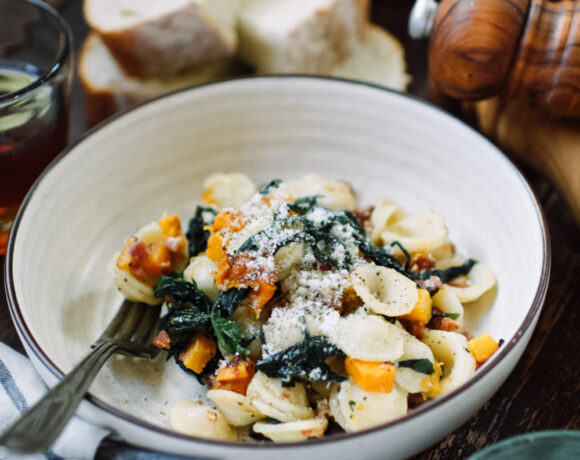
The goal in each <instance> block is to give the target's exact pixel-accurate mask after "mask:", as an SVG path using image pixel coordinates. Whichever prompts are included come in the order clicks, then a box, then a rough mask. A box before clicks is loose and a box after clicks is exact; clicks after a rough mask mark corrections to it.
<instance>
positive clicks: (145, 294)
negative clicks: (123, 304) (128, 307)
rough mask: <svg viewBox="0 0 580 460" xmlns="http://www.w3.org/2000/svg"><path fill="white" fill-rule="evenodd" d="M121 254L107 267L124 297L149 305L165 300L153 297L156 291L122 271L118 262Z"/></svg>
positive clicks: (116, 255)
mask: <svg viewBox="0 0 580 460" xmlns="http://www.w3.org/2000/svg"><path fill="white" fill-rule="evenodd" d="M120 254H121V253H120V252H117V253H116V254H115V255H114V256H113V258H112V259H111V260H110V261H109V264H108V265H107V271H108V272H109V273H110V274H111V275H112V276H113V279H114V281H115V284H116V285H117V287H118V288H119V291H121V293H122V294H123V296H124V297H125V298H126V299H128V300H132V301H134V302H143V303H146V304H148V305H159V304H160V303H161V302H163V299H159V298H157V297H155V296H154V295H153V292H154V289H153V288H152V287H151V286H149V285H148V284H145V283H143V282H141V281H139V280H138V279H136V278H135V277H134V276H133V275H132V274H131V273H130V272H127V271H125V270H121V269H120V268H119V266H118V265H117V260H118V259H119V255H120Z"/></svg>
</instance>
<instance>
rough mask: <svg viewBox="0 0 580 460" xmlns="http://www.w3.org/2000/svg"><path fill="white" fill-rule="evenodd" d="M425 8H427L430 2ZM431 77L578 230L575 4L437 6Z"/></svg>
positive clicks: (579, 49) (482, 1)
mask: <svg viewBox="0 0 580 460" xmlns="http://www.w3.org/2000/svg"><path fill="white" fill-rule="evenodd" d="M429 1H431V0H429ZM429 69H430V76H431V78H432V80H433V82H434V83H435V84H436V86H437V87H438V88H439V89H440V90H441V91H442V92H444V93H446V94H447V95H449V96H452V97H455V98H458V99H461V100H467V101H474V100H482V99H487V98H490V97H492V96H496V97H495V98H494V99H493V102H491V101H490V100H489V99H488V100H487V101H485V102H478V103H474V104H471V106H472V107H473V108H474V109H475V113H476V115H477V116H478V120H479V123H480V128H481V129H482V131H483V132H484V133H485V134H486V135H488V136H489V137H490V138H492V139H493V140H495V141H496V142H498V144H499V145H500V146H502V147H504V148H506V149H508V150H511V151H513V152H514V153H516V154H517V155H518V156H519V157H520V158H521V159H522V160H524V161H527V162H528V163H530V164H532V165H534V166H536V167H538V168H539V169H541V170H543V171H544V172H545V173H546V174H547V175H548V176H549V177H550V178H551V179H552V180H553V182H555V184H556V185H557V186H558V187H559V189H560V191H561V192H562V193H563V194H564V195H565V197H566V198H567V200H568V202H569V204H570V206H571V208H572V210H573V212H574V214H575V216H576V219H577V221H578V223H579V224H580V0H559V1H558V0H552V1H549V0H442V1H441V2H440V4H439V6H438V9H437V13H436V17H435V21H434V23H433V26H432V30H431V41H430V50H429Z"/></svg>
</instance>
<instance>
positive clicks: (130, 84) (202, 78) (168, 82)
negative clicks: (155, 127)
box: [78, 33, 243, 125]
mask: <svg viewBox="0 0 580 460" xmlns="http://www.w3.org/2000/svg"><path fill="white" fill-rule="evenodd" d="M78 73H79V78H80V81H81V84H82V87H83V91H84V94H85V100H86V106H87V118H88V120H89V123H90V124H91V125H94V124H96V123H99V122H100V121H102V120H104V119H105V118H107V117H109V116H111V115H113V114H114V113H116V112H118V111H120V110H123V109H126V108H128V107H131V106H133V105H136V104H140V103H142V102H145V101H148V100H150V99H153V98H154V97H157V96H160V95H162V94H165V93H169V92H171V91H174V90H177V89H181V88H185V87H188V86H194V85H198V84H201V83H206V82H208V81H213V80H219V79H223V78H225V77H227V76H232V75H236V74H241V73H243V70H242V67H241V65H240V64H239V63H237V62H236V61H235V60H234V59H232V58H223V59H221V60H215V61H212V62H210V63H207V64H202V65H199V66H197V67H195V68H192V69H189V70H188V71H187V72H185V73H182V74H179V75H178V76H175V77H171V78H166V79H137V78H134V77H130V76H127V75H125V74H124V73H123V71H122V70H121V68H120V67H119V65H118V63H117V62H116V61H115V59H114V58H113V56H112V54H111V53H110V51H109V49H108V48H107V46H106V45H105V44H104V43H103V41H102V40H101V39H100V38H99V36H98V35H96V34H94V33H92V34H90V35H89V36H88V37H87V39H86V40H85V42H84V43H83V46H82V49H81V53H80V57H79V63H78Z"/></svg>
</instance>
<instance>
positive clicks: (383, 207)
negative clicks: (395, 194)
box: [370, 198, 405, 244]
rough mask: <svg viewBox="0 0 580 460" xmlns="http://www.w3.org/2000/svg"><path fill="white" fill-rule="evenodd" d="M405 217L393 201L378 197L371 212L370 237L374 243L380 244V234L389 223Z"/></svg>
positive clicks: (403, 212)
mask: <svg viewBox="0 0 580 460" xmlns="http://www.w3.org/2000/svg"><path fill="white" fill-rule="evenodd" d="M403 217H405V211H403V209H402V208H401V207H400V206H399V205H398V204H397V203H395V202H394V201H391V200H388V199H386V198H380V199H379V200H378V201H377V204H376V205H375V209H374V210H373V212H372V213H371V218H370V221H371V238H372V240H373V241H374V243H375V244H381V243H382V239H381V234H382V233H383V232H384V231H386V230H387V229H388V228H389V226H390V225H392V224H393V223H395V222H396V221H398V220H400V219H402V218H403Z"/></svg>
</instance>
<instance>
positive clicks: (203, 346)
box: [179, 332, 217, 374]
mask: <svg viewBox="0 0 580 460" xmlns="http://www.w3.org/2000/svg"><path fill="white" fill-rule="evenodd" d="M216 351H217V345H216V343H215V341H214V340H212V339H210V338H209V337H207V336H206V335H205V334H203V333H202V332H197V333H196V334H195V335H194V336H193V338H192V339H191V340H190V342H189V344H188V345H187V347H186V348H185V350H183V351H182V352H181V353H180V355H179V360H180V361H181V362H182V363H183V365H184V366H185V367H187V368H188V369H191V370H192V371H193V372H195V373H196V374H201V371H203V368H204V367H205V365H206V364H207V363H208V362H209V361H210V360H211V359H212V358H213V356H214V355H215V353H216Z"/></svg>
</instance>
